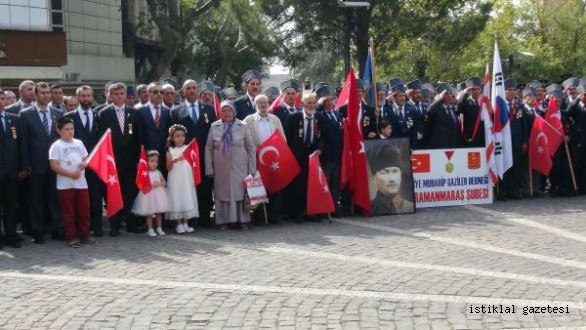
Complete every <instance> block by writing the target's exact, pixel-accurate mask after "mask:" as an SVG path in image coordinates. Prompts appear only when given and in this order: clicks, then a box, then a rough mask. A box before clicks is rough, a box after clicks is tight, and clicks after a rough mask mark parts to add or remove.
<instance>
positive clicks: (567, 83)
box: [562, 78, 580, 89]
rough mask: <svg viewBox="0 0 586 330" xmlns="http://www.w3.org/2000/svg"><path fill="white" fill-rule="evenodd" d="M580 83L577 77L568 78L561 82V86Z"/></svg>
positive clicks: (565, 86)
mask: <svg viewBox="0 0 586 330" xmlns="http://www.w3.org/2000/svg"><path fill="white" fill-rule="evenodd" d="M579 84H580V80H579V79H578V78H568V79H566V80H564V82H563V83H562V86H564V89H566V88H568V87H570V86H576V87H577V86H578V85H579Z"/></svg>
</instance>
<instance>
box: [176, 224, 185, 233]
mask: <svg viewBox="0 0 586 330" xmlns="http://www.w3.org/2000/svg"><path fill="white" fill-rule="evenodd" d="M175 230H176V231H177V234H184V233H185V228H183V224H179V225H177V228H176V229H175Z"/></svg>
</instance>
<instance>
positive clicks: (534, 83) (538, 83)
mask: <svg viewBox="0 0 586 330" xmlns="http://www.w3.org/2000/svg"><path fill="white" fill-rule="evenodd" d="M527 86H528V87H533V88H536V89H537V88H539V87H541V81H539V80H531V81H530V82H528V83H527Z"/></svg>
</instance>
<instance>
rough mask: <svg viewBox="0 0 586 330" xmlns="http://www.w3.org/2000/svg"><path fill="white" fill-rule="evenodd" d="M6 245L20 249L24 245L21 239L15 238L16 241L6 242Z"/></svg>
mask: <svg viewBox="0 0 586 330" xmlns="http://www.w3.org/2000/svg"><path fill="white" fill-rule="evenodd" d="M6 246H10V247H12V248H15V249H18V248H20V247H21V246H22V243H20V241H19V240H14V241H9V242H6Z"/></svg>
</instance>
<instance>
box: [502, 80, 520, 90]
mask: <svg viewBox="0 0 586 330" xmlns="http://www.w3.org/2000/svg"><path fill="white" fill-rule="evenodd" d="M518 85H519V83H518V82H517V80H516V79H515V78H509V79H507V80H505V89H509V88H517V86H518Z"/></svg>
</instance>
